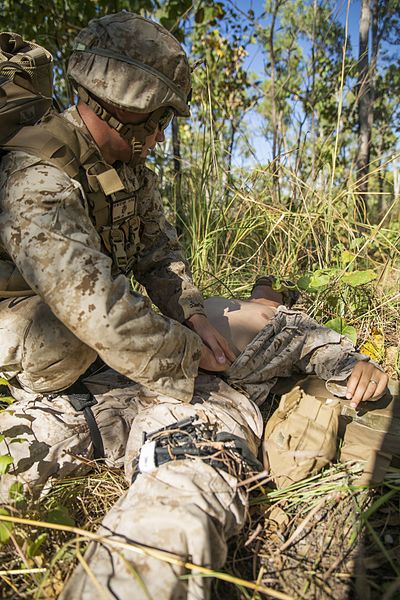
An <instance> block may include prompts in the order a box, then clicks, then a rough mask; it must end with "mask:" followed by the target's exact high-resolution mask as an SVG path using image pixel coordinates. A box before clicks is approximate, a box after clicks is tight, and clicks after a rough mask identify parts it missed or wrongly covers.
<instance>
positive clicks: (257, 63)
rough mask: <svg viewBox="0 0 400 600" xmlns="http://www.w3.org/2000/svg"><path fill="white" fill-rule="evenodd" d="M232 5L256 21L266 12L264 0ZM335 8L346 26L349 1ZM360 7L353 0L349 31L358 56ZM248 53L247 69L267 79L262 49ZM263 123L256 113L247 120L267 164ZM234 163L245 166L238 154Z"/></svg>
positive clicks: (243, 0) (252, 48)
mask: <svg viewBox="0 0 400 600" xmlns="http://www.w3.org/2000/svg"><path fill="white" fill-rule="evenodd" d="M231 4H232V5H233V6H236V7H237V8H238V9H240V10H242V11H243V12H247V11H248V10H249V9H252V10H253V11H254V13H255V17H256V20H257V17H259V16H260V15H261V14H262V13H263V12H264V10H265V8H264V7H265V2H264V1H263V0H237V1H234V0H233V2H231ZM333 6H334V10H333V15H332V16H333V17H334V18H335V19H337V20H338V21H339V22H340V23H342V24H343V26H344V25H345V22H346V11H347V0H343V1H341V2H340V1H339V2H337V3H333ZM360 6H361V2H360V0H353V1H352V2H351V3H350V6H349V16H348V31H349V37H350V42H351V47H352V52H353V54H354V55H357V54H358V27H359V19H360ZM248 52H249V55H248V57H247V59H246V62H245V66H246V68H247V69H248V70H249V71H251V72H255V73H257V74H259V75H260V76H262V77H265V74H264V64H263V56H262V51H261V49H260V48H259V47H257V45H251V46H249V48H248ZM261 122H262V119H261V117H260V116H259V115H258V114H256V112H255V111H254V112H252V113H251V115H249V117H248V119H247V124H248V126H249V127H250V128H251V132H252V135H251V141H252V144H253V146H254V148H255V152H256V155H257V158H258V160H260V161H261V162H265V161H266V160H268V159H270V158H271V151H270V145H269V143H268V141H267V140H266V139H265V137H264V136H263V135H262V133H261V132H260V128H261ZM244 160H245V162H247V160H246V159H244ZM234 162H235V163H236V164H237V165H238V166H239V165H241V164H243V159H241V156H240V155H239V154H238V156H236V157H235V161H234Z"/></svg>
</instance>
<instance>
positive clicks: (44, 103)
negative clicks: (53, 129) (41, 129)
mask: <svg viewBox="0 0 400 600" xmlns="http://www.w3.org/2000/svg"><path fill="white" fill-rule="evenodd" d="M52 92H53V57H52V55H51V54H50V52H48V51H47V50H46V49H45V48H42V47H41V46H39V45H38V44H35V43H33V42H26V41H25V40H23V39H22V37H21V36H20V35H18V34H17V33H0V146H3V145H5V144H7V142H9V141H10V140H12V138H13V137H14V136H15V135H16V134H17V133H18V132H19V131H20V130H21V128H22V127H24V126H26V125H34V124H35V123H37V122H38V121H39V120H40V119H41V118H42V117H43V116H44V115H45V114H46V113H47V112H48V111H49V110H50V109H51V106H52Z"/></svg>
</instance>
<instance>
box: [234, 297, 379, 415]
mask: <svg viewBox="0 0 400 600" xmlns="http://www.w3.org/2000/svg"><path fill="white" fill-rule="evenodd" d="M360 360H363V361H369V360H370V358H369V357H368V356H366V355H365V354H360V353H358V352H355V350H354V346H353V345H352V343H351V342H350V341H349V340H348V339H347V338H345V337H344V336H342V335H340V334H339V333H337V332H336V331H333V330H332V329H328V328H327V327H324V326H323V325H319V323H317V322H316V321H314V319H311V317H309V316H308V315H306V314H305V313H302V312H299V311H294V310H289V309H287V308H285V307H284V306H280V307H279V308H278V309H277V312H276V316H275V317H274V318H273V319H271V321H270V323H268V324H267V325H266V326H265V327H264V328H263V329H262V330H261V331H260V332H259V333H258V335H257V336H256V337H255V338H254V339H253V341H252V342H251V343H250V344H248V345H247V347H246V348H245V350H244V351H243V352H242V353H241V354H240V355H239V356H238V357H237V359H236V360H235V361H234V362H233V363H232V364H231V366H230V368H229V369H228V370H227V371H226V380H227V382H228V383H229V384H230V385H232V386H233V387H236V388H238V389H240V390H243V391H245V393H246V394H247V395H248V396H249V397H250V398H251V399H252V400H253V402H256V404H259V405H261V404H262V403H263V402H264V401H265V400H266V398H267V396H268V394H269V392H270V390H271V389H272V387H273V386H274V385H275V384H276V383H277V381H278V379H279V378H285V377H291V376H292V375H294V374H296V373H298V374H299V373H304V374H305V375H317V376H318V377H319V378H321V379H322V380H324V381H326V382H327V384H326V386H327V389H328V390H330V391H333V392H334V393H335V395H337V396H342V397H344V396H345V393H346V380H347V378H348V376H349V375H350V373H351V370H352V368H353V367H354V365H355V364H356V362H358V361H360ZM375 366H377V367H378V368H380V367H379V365H375Z"/></svg>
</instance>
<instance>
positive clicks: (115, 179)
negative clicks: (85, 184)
mask: <svg viewBox="0 0 400 600" xmlns="http://www.w3.org/2000/svg"><path fill="white" fill-rule="evenodd" d="M96 178H97V181H98V182H99V185H100V187H101V189H102V190H103V192H104V193H105V195H106V196H110V194H115V193H116V192H121V191H122V190H123V189H125V188H124V184H123V183H122V181H121V179H120V177H119V175H118V173H117V171H116V170H115V169H108V171H104V172H103V173H100V174H99V175H96Z"/></svg>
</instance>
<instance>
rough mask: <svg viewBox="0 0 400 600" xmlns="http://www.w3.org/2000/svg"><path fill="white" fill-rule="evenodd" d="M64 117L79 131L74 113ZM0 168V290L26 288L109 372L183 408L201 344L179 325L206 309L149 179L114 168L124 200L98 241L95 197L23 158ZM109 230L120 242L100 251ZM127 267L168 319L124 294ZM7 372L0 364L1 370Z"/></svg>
mask: <svg viewBox="0 0 400 600" xmlns="http://www.w3.org/2000/svg"><path fill="white" fill-rule="evenodd" d="M65 118H66V119H67V120H69V121H71V122H72V124H73V125H74V126H79V127H81V128H82V132H83V134H84V133H85V132H84V129H83V123H82V121H81V120H80V117H79V115H78V113H77V111H76V109H75V108H74V109H71V110H70V111H68V112H67V113H66V114H65ZM87 137H88V136H87ZM88 143H91V142H90V139H89V138H88ZM92 146H93V143H92ZM100 159H101V157H100ZM2 167H3V168H2V172H1V175H0V213H1V214H0V225H1V232H0V246H1V249H2V250H1V252H2V261H1V263H0V272H1V277H0V279H1V282H0V283H1V289H3V290H4V289H5V290H7V289H10V286H11V285H14V284H16V285H17V288H16V289H21V288H22V289H23V288H25V289H26V287H30V288H32V289H33V290H34V291H35V292H36V293H38V294H39V295H40V297H41V298H42V300H43V302H44V303H45V304H46V305H47V306H48V307H49V308H50V310H51V312H52V313H53V314H54V316H55V317H56V318H57V319H58V320H59V321H60V322H61V323H62V324H63V325H64V326H65V327H66V328H67V329H68V330H69V331H70V332H72V333H73V334H74V335H76V337H78V338H79V340H80V341H81V342H83V344H85V345H86V346H88V347H89V348H91V349H92V350H93V351H94V352H95V353H97V354H98V355H100V356H101V358H102V359H103V360H104V362H105V363H106V364H108V365H109V366H111V367H112V368H114V369H115V370H116V371H118V372H120V373H122V374H124V375H126V376H127V377H129V378H131V379H134V380H135V381H139V382H141V383H143V384H145V385H148V386H149V387H150V388H151V389H154V390H156V391H161V392H162V393H168V394H169V395H173V396H174V397H176V398H179V399H180V400H189V399H190V398H191V396H192V390H193V378H194V377H195V375H196V373H197V367H198V362H199V358H200V348H201V341H200V339H199V338H198V336H197V335H196V334H194V333H193V332H191V331H190V330H189V329H187V328H186V327H183V326H182V325H181V324H180V323H178V322H177V321H183V320H185V319H187V318H188V317H189V316H191V315H192V314H194V313H203V311H204V309H203V305H202V298H201V296H200V294H199V292H198V290H197V289H196V288H195V287H194V286H193V284H192V282H191V279H190V274H189V270H188V267H187V265H186V263H185V262H184V260H183V258H182V254H181V250H180V247H179V244H178V242H177V239H176V233H175V230H174V229H173V228H172V227H171V226H170V225H169V224H168V223H167V221H166V219H165V216H164V212H163V207H162V201H161V198H160V195H159V192H158V191H157V181H156V176H155V175H154V173H152V172H151V171H150V170H149V169H147V168H146V167H144V166H136V167H134V166H132V165H130V164H123V165H121V166H120V167H119V168H118V169H117V175H118V177H119V179H120V181H121V182H122V183H123V186H124V189H125V190H126V193H125V196H124V198H123V199H122V201H119V200H118V198H119V197H118V196H117V202H116V203H115V205H113V207H114V206H116V208H115V209H114V208H113V213H112V215H111V216H110V219H112V222H111V223H110V225H108V226H107V225H106V224H105V222H104V215H108V214H109V211H108V210H103V211H102V219H103V220H100V224H98V228H99V230H100V235H99V231H96V227H95V225H94V222H96V219H95V213H96V206H93V205H92V203H90V202H89V200H88V198H89V199H91V200H93V196H88V194H86V193H85V190H84V187H83V185H82V183H81V182H80V181H77V180H76V179H72V178H70V177H69V176H68V175H66V173H64V172H63V171H62V170H60V169H58V168H57V167H55V166H53V165H51V164H49V163H46V162H44V161H43V160H40V159H37V158H36V157H34V156H31V155H28V154H25V153H23V152H10V153H8V154H7V155H6V156H5V157H4V158H3V160H2ZM99 197H100V198H104V194H97V199H98V198H99ZM95 199H96V196H95ZM119 206H121V207H122V208H121V212H119V213H118V212H117V213H116V211H117V208H118V207H119ZM115 213H116V216H115ZM125 224H126V225H125ZM124 227H125V229H124ZM116 229H118V231H119V232H120V233H121V232H123V235H122V233H121V238H122V240H123V242H122V244H119V245H118V244H116V243H115V244H114V245H113V246H109V248H107V233H109V232H110V230H112V231H111V233H114V232H115V230H116ZM130 269H131V270H132V271H133V273H134V275H135V276H136V278H137V280H138V281H139V282H140V283H142V284H143V285H145V287H146V289H147V291H148V293H149V296H150V297H151V299H152V300H153V302H154V303H155V304H156V305H157V306H158V307H159V308H160V310H161V311H162V312H163V313H164V315H166V316H162V315H158V314H156V313H155V312H154V311H153V310H152V308H151V303H150V301H149V300H148V299H147V298H146V297H144V296H142V295H140V294H137V293H135V292H132V291H131V289H130V282H129V279H127V277H126V276H125V275H124V274H123V272H126V271H128V270H130ZM26 284H28V285H26ZM3 308H4V307H3ZM2 313H3V314H4V311H2ZM29 318H30V317H28V320H29ZM172 319H174V320H172ZM0 327H1V324H0ZM60 335H61V334H60ZM43 351H44V354H46V352H49V353H50V354H51V353H52V352H53V349H52V348H43ZM44 360H46V358H44ZM13 368H14V367H13V366H12V365H10V364H4V363H3V364H0V371H3V372H9V371H12V370H13ZM59 389H61V388H59ZM40 391H43V388H42V389H41V390H40ZM46 391H57V390H54V389H51V388H49V389H48V390H46Z"/></svg>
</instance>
